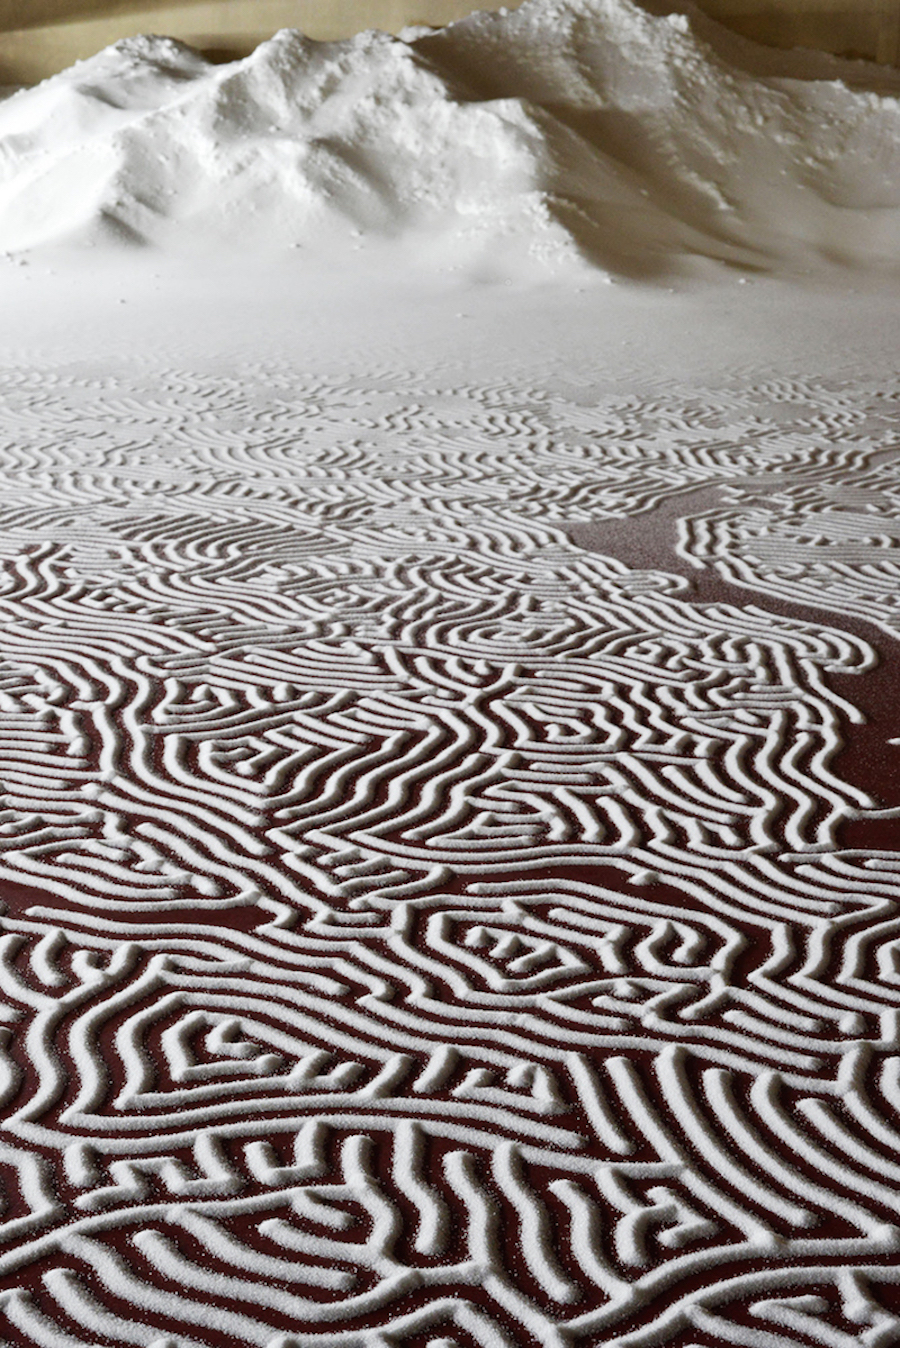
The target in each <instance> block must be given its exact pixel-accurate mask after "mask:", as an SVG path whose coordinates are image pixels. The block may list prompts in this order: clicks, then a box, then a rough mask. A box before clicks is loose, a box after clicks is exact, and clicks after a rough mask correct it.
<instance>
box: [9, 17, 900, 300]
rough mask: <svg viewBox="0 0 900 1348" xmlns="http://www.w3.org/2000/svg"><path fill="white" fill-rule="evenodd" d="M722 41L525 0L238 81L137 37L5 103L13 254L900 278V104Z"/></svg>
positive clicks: (294, 38)
mask: <svg viewBox="0 0 900 1348" xmlns="http://www.w3.org/2000/svg"><path fill="white" fill-rule="evenodd" d="M719 31H720V32H721V30H719ZM715 36H716V29H715V26H714V25H710V24H709V22H708V21H701V20H699V19H698V20H697V21H696V22H692V21H691V20H690V19H689V18H688V17H687V16H686V15H685V14H682V13H677V14H668V15H667V14H662V15H659V14H652V13H650V12H648V11H647V9H645V8H642V7H640V6H639V5H637V4H635V3H633V0H526V3H525V4H524V5H523V6H522V7H521V8H520V9H518V10H516V11H515V12H513V13H506V12H500V13H499V14H476V15H473V16H472V17H470V18H468V19H465V20H463V21H461V22H459V23H456V24H453V25H450V26H449V27H447V28H445V29H441V30H436V31H431V30H421V29H419V30H409V31H408V32H406V33H405V34H401V35H400V36H399V37H396V38H395V37H390V36H388V35H386V34H383V33H375V32H369V33H363V34H361V35H360V36H358V37H356V38H353V39H351V40H349V41H346V42H337V43H316V42H312V41H310V40H309V39H307V38H306V37H304V36H303V35H302V34H300V33H298V32H295V31H290V30H285V31H283V32H281V33H278V34H277V35H276V36H275V37H274V38H272V39H271V41H269V42H266V43H264V44H263V45H262V46H260V47H259V48H258V49H257V50H256V51H255V52H254V53H253V54H252V55H251V56H249V57H247V58H246V59H245V60H241V61H237V62H234V63H232V64H230V65H226V66H215V65H211V64H209V63H208V62H206V61H205V60H204V59H203V58H202V57H201V56H200V55H199V54H198V53H196V52H194V51H191V50H190V49H189V48H187V47H185V46H183V45H181V44H180V43H177V42H174V41H172V40H170V39H167V38H158V37H143V38H136V39H129V40H127V41H124V42H120V43H117V44H116V45H115V46H113V47H110V48H108V49H107V50H106V51H104V52H101V53H100V54H99V55H97V56H95V57H93V58H91V59H90V60H87V61H82V62H80V63H78V64H77V65H76V66H74V67H72V69H70V70H67V71H65V72H63V73H62V74H60V75H57V76H55V77H54V78H52V79H50V80H47V81H46V82H45V83H43V84H41V85H39V86H37V87H36V88H34V89H26V90H23V91H21V92H19V93H18V94H16V95H14V96H13V97H11V98H9V99H7V100H6V101H5V102H3V103H2V104H0V248H2V249H5V250H7V251H19V250H23V249H30V248H34V247H38V246H41V245H47V244H59V243H91V242H93V243H97V242H100V241H104V240H110V241H111V240H118V241H130V242H135V243H137V242H152V243H155V244H162V245H165V246H167V247H170V248H171V247H185V246H199V247H209V246H210V245H212V244H223V245H239V246H241V247H244V248H253V249H260V248H272V247H275V248H279V247H285V246H288V245H290V244H302V245H305V246H309V245H314V246H315V245H317V244H318V245H320V246H322V247H325V246H333V244H334V241H335V240H338V242H339V244H340V241H341V240H342V239H345V238H347V236H349V235H351V234H354V233H355V234H358V235H360V236H363V237H364V238H365V239H367V240H368V239H372V238H375V237H379V238H394V239H399V240H401V241H402V242H403V244H404V247H407V248H410V249H414V248H415V247H416V246H425V247H428V248H431V249H432V251H435V250H436V251H437V253H438V254H439V255H440V256H442V257H444V258H446V257H447V256H450V255H452V253H453V250H454V249H456V250H459V249H463V250H468V251H469V252H470V253H471V252H472V251H474V252H476V253H477V251H478V250H479V249H481V248H483V249H486V250H490V249H494V250H495V251H496V250H497V249H498V248H499V249H501V250H504V251H506V252H507V253H509V254H511V255H512V254H515V253H516V252H517V251H518V252H519V253H520V254H522V255H527V256H531V257H535V256H536V257H539V258H541V259H543V260H544V261H548V260H549V261H553V260H556V261H561V260H565V259H566V258H574V257H576V256H579V255H580V256H587V257H589V258H591V259H592V260H594V261H597V262H600V263H602V264H604V265H606V266H607V267H611V268H615V269H619V270H623V271H628V272H633V273H645V274H646V273H649V272H653V271H661V270H666V269H668V268H671V267H672V266H673V265H675V263H676V261H677V259H679V258H687V257H691V256H693V257H697V256H700V257H711V258H718V259H722V260H725V261H729V262H732V263H735V264H739V265H747V266H753V267H757V268H760V269H773V268H777V267H785V266H788V267H792V268H804V267H809V266H812V265H815V264H816V263H817V262H821V261H823V260H824V261H828V262H835V261H837V262H844V263H850V264H874V265H884V266H893V264H894V261H895V259H897V258H900V171H898V170H900V99H898V96H897V89H896V88H893V89H892V88H887V89H885V88H881V89H872V88H859V87H854V81H853V80H851V78H850V77H851V76H854V77H855V84H856V85H858V84H859V75H860V71H861V70H862V71H863V73H865V68H864V67H860V66H859V65H858V64H857V65H855V66H854V65H851V64H850V63H841V62H838V61H833V60H830V59H827V58H823V60H820V61H819V62H818V63H816V62H815V61H812V62H811V61H810V60H809V59H806V58H803V57H802V56H801V55H797V56H796V57H793V58H781V59H780V61H770V62H769V70H771V69H772V68H774V69H775V73H768V72H767V68H766V62H765V59H764V56H765V53H764V49H761V48H753V47H752V44H749V43H745V42H743V41H742V40H738V39H734V38H731V39H728V41H725V42H722V41H720V42H718V43H715ZM711 37H712V39H713V41H712V43H711V41H710V38H711ZM760 71H762V72H763V73H760Z"/></svg>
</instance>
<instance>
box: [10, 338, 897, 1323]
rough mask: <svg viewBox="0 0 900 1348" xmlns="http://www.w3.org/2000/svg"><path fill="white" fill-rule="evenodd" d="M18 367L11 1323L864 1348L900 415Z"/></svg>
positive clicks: (889, 815) (556, 388)
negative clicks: (38, 373) (51, 372)
mask: <svg viewBox="0 0 900 1348" xmlns="http://www.w3.org/2000/svg"><path fill="white" fill-rule="evenodd" d="M3 381H4V397H3V400H2V412H0V612H2V624H3V626H2V631H3V638H2V646H0V740H2V756H0V757H2V762H0V775H2V803H0V894H2V898H3V915H2V918H0V985H2V992H0V996H2V1004H0V1020H2V1035H0V1100H2V1113H0V1117H2V1129H0V1195H2V1211H0V1344H3V1345H5V1348H12V1346H13V1345H14V1346H15V1348H32V1346H33V1345H39V1346H40V1348H98V1346H103V1345H122V1344H137V1345H144V1346H146V1348H200V1346H201V1345H202V1348H243V1346H244V1345H260V1348H319V1346H320V1345H321V1348H395V1346H396V1348H401V1346H402V1348H474V1346H475V1345H477V1346H478V1348H537V1346H538V1345H540V1348H599V1346H600V1345H604V1348H643V1345H656V1344H663V1343H665V1344H673V1345H677V1346H678V1348H714V1345H715V1346H718V1345H731V1344H734V1345H742V1346H743V1345H746V1346H747V1348H788V1346H789V1345H796V1344H803V1345H823V1346H824V1348H858V1345H863V1348H886V1345H889V1344H894V1343H897V1342H900V1184H898V1180H900V996H898V994H900V910H898V900H900V846H898V839H900V834H898V832H897V829H898V826H900V791H897V792H895V793H894V794H893V795H892V793H891V781H892V777H893V776H894V775H895V774H896V762H897V758H896V756H897V753H898V749H897V748H896V747H893V745H892V741H894V740H895V739H896V738H897V737H900V710H898V702H897V698H896V693H897V689H896V686H894V688H893V697H892V696H891V687H890V681H889V678H888V676H889V674H890V670H891V664H892V662H896V659H897V646H896V640H897V636H898V632H900V607H898V605H900V599H898V595H900V562H898V558H900V525H898V523H897V521H898V519H900V455H898V454H897V453H895V452H894V451H895V446H896V447H898V448H900V438H898V435H897V433H896V430H895V427H896V426H897V401H898V399H900V388H898V389H896V390H892V389H884V388H883V387H882V388H876V387H874V386H873V387H867V386H866V385H865V383H864V382H860V381H856V382H854V383H852V384H851V383H849V382H848V383H840V382H839V381H833V382H832V383H827V382H824V381H820V382H816V381H803V380H795V381H789V380H784V381H777V380H771V379H762V378H759V379H757V380H755V381H750V382H748V381H747V380H746V379H742V380H740V381H738V380H734V381H733V383H732V384H729V383H728V382H727V381H724V380H723V382H722V385H721V386H720V387H717V388H710V389H700V390H694V391H692V392H691V393H690V395H688V394H686V393H685V392H684V390H683V389H682V390H680V391H679V389H677V388H669V387H665V386H663V385H661V384H660V385H649V384H645V385H644V387H643V388H642V389H638V388H637V385H635V387H634V388H630V387H628V388H623V389H619V390H618V391H610V388H609V387H608V386H606V387H604V386H601V385H591V384H590V383H588V382H584V383H581V384H578V383H576V382H574V380H569V381H566V380H563V379H562V377H561V376H553V377H549V376H548V378H547V379H545V380H544V381H543V382H540V381H535V380H534V379H532V380H531V382H530V383H529V382H528V381H525V380H518V381H512V380H511V381H509V382H506V383H504V382H503V381H502V380H499V379H498V380H497V382H496V383H495V384H493V385H488V386H477V387H476V386H472V385H470V384H468V383H466V382H465V380H464V379H462V378H460V379H459V380H454V379H453V378H452V377H451V375H448V374H447V372H446V371H445V372H443V373H442V372H441V371H433V372H426V373H425V374H422V373H421V372H419V373H417V374H413V373H410V372H409V371H406V370H403V369H393V368H390V367H389V366H388V365H385V367H384V368H380V369H375V370H371V369H370V370H368V371H366V372H363V373H361V374H358V375H357V376H354V377H353V378H348V377H347V376H346V374H343V375H337V374H335V375H330V374H328V373H321V374H310V373H308V372H306V373H304V372H302V371H298V370H297V369H296V368H291V367H289V366H288V365H287V364H285V365H284V366H283V367H281V366H278V365H276V364H265V365H260V366H258V367H245V368H243V369H241V370H235V371H234V372H233V373H229V372H228V371H222V370H219V371H217V372H216V373H214V374H210V373H204V372H202V371H201V372H198V373H197V374H196V375H193V376H190V375H187V374H184V373H183V372H174V373H173V372H166V371H163V370H158V369H156V368H153V367H152V366H151V364H150V363H147V364H145V365H139V364H134V365H133V366H131V367H129V368H127V369H126V370H124V372H120V373H119V374H117V375H116V376H115V377H113V376H112V375H106V376H94V375H91V374H89V373H85V371H84V370H79V369H77V368H74V367H73V368H61V369H59V370H58V371H57V372H56V374H55V376H54V377H53V378H48V377H47V376H46V375H45V374H41V376H40V378H38V377H37V376H36V375H35V374H32V373H30V372H29V371H27V370H25V369H7V370H6V371H5V372H4V375H3ZM638 554H640V556H639V555H638ZM886 689H887V692H886V691H885V690H886Z"/></svg>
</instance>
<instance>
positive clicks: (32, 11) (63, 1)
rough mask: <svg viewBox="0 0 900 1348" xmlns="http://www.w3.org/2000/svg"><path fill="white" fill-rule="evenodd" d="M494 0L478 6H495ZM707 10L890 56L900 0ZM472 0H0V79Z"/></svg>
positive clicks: (783, 41)
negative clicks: (110, 53) (121, 49)
mask: <svg viewBox="0 0 900 1348" xmlns="http://www.w3.org/2000/svg"><path fill="white" fill-rule="evenodd" d="M499 3H501V0H497V3H496V4H494V3H490V2H489V3H487V4H483V5H482V6H481V7H483V8H486V9H489V8H497V7H498V6H499ZM699 3H700V5H701V7H702V8H703V9H705V10H706V12H707V13H708V14H711V15H712V16H713V17H714V18H717V19H720V20H722V21H723V22H724V23H727V24H729V26H731V27H733V28H735V29H737V30H738V31H739V32H742V33H744V34H746V35H747V36H748V37H753V38H756V39H757V40H758V41H761V42H766V43H770V44H772V45H775V46H780V47H792V46H808V47H818V48H821V49H824V50H826V51H833V52H840V53H845V54H852V55H859V56H866V57H868V58H870V59H875V60H879V61H883V62H888V63H893V64H900V0H699ZM473 7H475V6H473V3H472V0H199V2H198V0H195V3H190V4H183V3H182V4H179V3H165V2H163V3H159V0H158V2H157V3H156V4H152V3H150V4H148V3H147V0H27V3H25V2H24V0H0V84H19V83H33V82H34V81H36V80H39V79H43V78H44V77H45V76H46V75H48V74H51V73H53V72H54V71H56V70H61V69H63V68H64V67H65V66H67V65H70V64H71V63H72V62H73V61H75V60H78V59H80V58H81V57H85V56H90V55H92V54H93V53H94V52H96V51H99V50H100V48H101V47H104V46H106V45H107V44H108V43H110V42H115V41H116V40H117V39H118V38H121V37H127V36H129V35H131V34H134V33H146V32H155V33H167V34H170V35H171V36H173V37H178V38H181V39H182V40H183V41H185V42H189V43H190V44H191V45H192V46H196V47H199V48H200V49H201V50H205V51H207V52H209V53H210V54H213V55H218V56H221V57H222V58H227V57H229V56H239V55H242V54H243V53H245V52H247V51H250V50H251V49H252V48H253V47H254V46H255V45H256V44H257V43H258V42H260V41H262V40H263V39H264V38H266V37H269V36H271V34H272V33H274V32H275V31H277V29H279V28H285V27H296V28H302V29H303V30H304V32H306V33H309V35H310V36H311V37H315V38H335V37H345V36H348V35H349V34H351V33H355V32H359V31H360V30H361V29H363V28H382V29H385V30H386V31H388V32H396V31H397V30H398V29H399V28H402V27H403V26H404V24H408V23H432V24H441V23H447V22H449V21H450V20H452V19H456V18H461V17H462V16H463V15H464V14H466V13H468V12H470V11H471V9H472V8H473Z"/></svg>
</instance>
